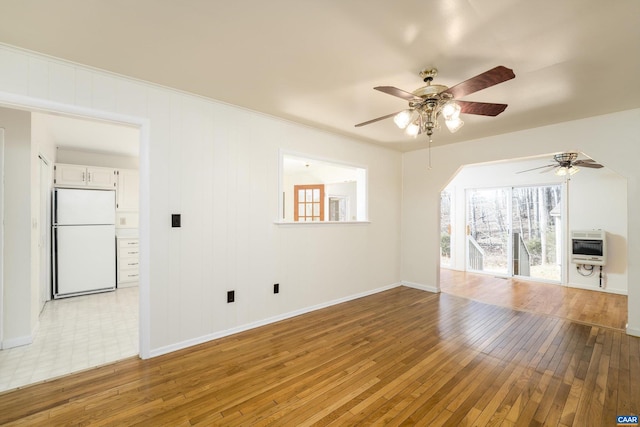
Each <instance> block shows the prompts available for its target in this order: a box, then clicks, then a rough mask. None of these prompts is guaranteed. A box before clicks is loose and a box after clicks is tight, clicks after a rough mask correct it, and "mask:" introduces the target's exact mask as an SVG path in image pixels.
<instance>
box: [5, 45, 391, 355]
mask: <svg viewBox="0 0 640 427" xmlns="http://www.w3.org/2000/svg"><path fill="white" fill-rule="evenodd" d="M0 92H2V93H0V102H2V101H3V100H4V102H7V101H6V100H7V99H11V98H12V97H16V96H17V97H18V98H19V100H18V101H14V103H16V102H17V103H26V104H30V103H36V104H38V103H40V104H43V105H46V106H47V107H48V108H53V109H57V108H59V107H64V108H63V109H67V110H68V106H73V107H74V108H78V109H79V111H82V112H86V114H88V115H98V116H101V115H103V116H104V115H107V116H108V115H113V116H114V117H116V116H117V117H120V115H122V117H125V116H126V117H133V118H135V120H134V121H138V122H139V123H142V124H143V127H142V129H141V130H142V132H141V134H142V141H141V156H140V165H141V167H140V170H141V192H142V194H141V197H142V201H141V225H140V228H141V239H142V241H141V244H142V252H143V257H142V262H143V263H146V264H147V265H146V267H144V268H143V269H142V272H143V275H142V283H141V298H142V299H143V305H142V310H141V316H142V319H141V322H142V324H143V328H142V333H143V335H144V336H143V338H142V349H141V350H142V354H143V356H144V357H146V356H153V355H156V354H161V353H164V352H167V351H171V350H174V349H177V348H181V347H185V346H188V345H191V344H195V343H198V342H201V341H204V340H208V339H211V338H215V337H217V336H221V335H225V334H228V333H231V332H233V331H236V330H241V329H243V328H245V327H250V326H256V325H259V324H261V323H263V322H268V321H272V320H276V319H278V318H282V317H285V316H289V315H292V314H295V313H299V312H303V311H305V310H308V309H312V308H317V307H321V306H323V305H325V304H330V303H333V302H337V301H341V300H344V299H348V298H352V297H355V296H359V295H365V294H367V293H371V292H376V291H378V290H380V289H383V288H385V287H388V286H392V285H394V284H396V283H397V282H399V280H400V255H399V253H400V208H401V198H400V196H401V155H400V154H399V153H396V152H393V151H390V150H386V149H382V148H378V147H375V146H372V145H369V144H364V143H361V142H358V141H356V140H352V139H349V138H346V137H342V136H338V135H335V134H331V133H328V132H324V131H319V130H316V129H313V128H310V127H306V126H302V125H298V124H294V123H291V122H287V121H284V120H280V119H276V118H273V117H269V116H266V115H262V114H258V113H255V112H251V111H248V110H245V109H242V108H237V107H234V106H229V105H226V104H222V103H219V102H216V101H214V100H209V99H204V98H201V97H197V96H192V95H189V94H185V93H181V92H178V91H174V90H171V89H167V88H162V87H157V86H153V85H150V84H146V83H144V82H139V81H135V80H131V79H128V78H126V77H122V76H116V75H112V74H108V73H104V72H101V71H99V70H94V69H90V68H87V67H83V66H81V65H76V64H70V63H66V62H63V61H57V60H55V59H51V58H48V57H44V56H39V55H37V54H34V53H31V52H25V51H21V50H17V49H13V48H11V47H8V46H1V45H0ZM24 97H27V98H24ZM103 118H104V117H103ZM125 121H126V120H125ZM281 148H284V149H287V150H291V151H295V152H299V153H306V154H309V155H311V156H316V157H322V158H327V159H334V160H337V161H341V162H346V163H357V164H362V165H366V166H367V167H368V176H369V187H368V188H369V191H368V194H369V219H370V221H371V222H370V223H369V224H355V225H354V224H337V225H325V226H323V225H315V226H314V225H312V226H304V225H293V226H280V225H276V224H275V223H274V222H275V221H276V220H277V215H278V153H279V149H281ZM8 185H10V184H8ZM175 213H180V214H181V215H182V227H181V228H171V227H170V225H171V221H170V217H171V214H175ZM29 214H30V215H33V214H34V213H29ZM145 271H147V272H148V274H147V273H144V272H145ZM274 283H280V293H279V294H277V295H274V294H273V293H272V286H273V284H274ZM228 290H235V293H236V302H235V303H232V304H227V303H226V292H227V291H228ZM14 303H17V304H22V303H24V302H23V301H7V300H5V301H4V305H5V308H6V306H7V305H8V304H14ZM145 304H146V305H145ZM145 325H146V326H145Z"/></svg>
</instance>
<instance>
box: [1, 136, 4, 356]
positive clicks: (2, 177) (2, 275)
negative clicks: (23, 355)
mask: <svg viewBox="0 0 640 427" xmlns="http://www.w3.org/2000/svg"><path fill="white" fill-rule="evenodd" d="M3 342H4V128H0V350H2V349H3V348H4V347H3Z"/></svg>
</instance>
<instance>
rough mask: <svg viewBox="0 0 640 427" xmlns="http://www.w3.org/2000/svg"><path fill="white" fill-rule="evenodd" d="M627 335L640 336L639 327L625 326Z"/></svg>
mask: <svg viewBox="0 0 640 427" xmlns="http://www.w3.org/2000/svg"><path fill="white" fill-rule="evenodd" d="M627 335H632V336H634V337H640V329H635V328H630V327H629V326H627Z"/></svg>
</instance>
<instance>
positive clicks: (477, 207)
mask: <svg viewBox="0 0 640 427" xmlns="http://www.w3.org/2000/svg"><path fill="white" fill-rule="evenodd" d="M508 194H509V191H508V189H505V188H493V189H480V190H477V189H476V190H469V192H468V197H469V202H468V209H467V212H468V218H467V225H468V227H467V228H468V234H467V248H468V252H467V253H468V268H469V269H470V270H476V271H487V272H494V273H500V274H508V273H509V265H508V259H509V258H508V251H509V243H508V241H509V234H510V233H509V231H510V230H509V216H508V198H507V196H508Z"/></svg>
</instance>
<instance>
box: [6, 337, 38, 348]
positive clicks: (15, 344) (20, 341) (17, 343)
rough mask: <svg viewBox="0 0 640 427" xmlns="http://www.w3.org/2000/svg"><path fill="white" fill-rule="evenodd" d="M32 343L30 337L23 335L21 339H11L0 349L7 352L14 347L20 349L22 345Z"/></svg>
mask: <svg viewBox="0 0 640 427" xmlns="http://www.w3.org/2000/svg"><path fill="white" fill-rule="evenodd" d="M32 343H33V336H32V335H25V336H22V337H17V338H11V339H8V340H6V341H4V342H3V343H2V349H3V350H7V349H10V348H15V347H22V346H23V345H29V344H32Z"/></svg>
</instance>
